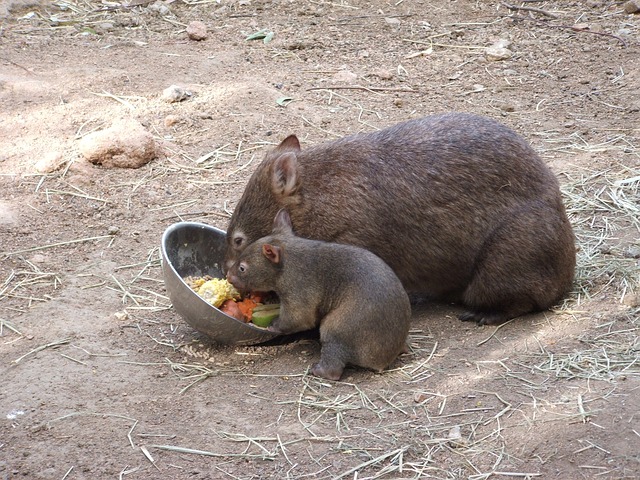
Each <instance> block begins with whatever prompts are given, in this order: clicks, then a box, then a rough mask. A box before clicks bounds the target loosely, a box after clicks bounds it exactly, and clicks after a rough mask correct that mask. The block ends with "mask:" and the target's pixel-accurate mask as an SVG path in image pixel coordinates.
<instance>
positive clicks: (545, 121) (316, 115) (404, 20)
mask: <svg viewBox="0 0 640 480" xmlns="http://www.w3.org/2000/svg"><path fill="white" fill-rule="evenodd" d="M136 2H137V3H138V6H133V5H125V4H120V3H117V2H107V1H104V2H103V3H99V2H91V1H65V0H63V1H57V2H44V1H40V4H39V5H30V3H34V2H29V0H26V1H25V0H23V1H17V2H7V0H3V1H2V5H0V7H2V8H0V15H2V17H0V112H1V114H0V258H1V263H0V413H2V417H1V418H0V478H4V479H13V478H29V479H70V480H71V479H114V478H119V479H121V478H127V479H157V478H162V479H178V480H179V479H199V478H203V479H204V478H216V479H217V478H220V479H226V478H230V479H258V478H291V479H302V478H305V479H306V478H309V479H329V478H331V479H338V478H350V479H356V478H357V479H364V478H394V479H400V478H401V479H413V478H415V479H417V478H440V479H457V478H468V479H476V480H477V479H485V478H545V479H546V478H560V479H580V478H585V479H591V478H593V479H622V478H628V479H631V478H640V362H639V355H640V342H639V340H638V338H639V332H640V320H639V319H638V317H639V316H640V307H639V304H640V302H639V300H638V293H639V290H638V276H639V271H640V270H639V268H640V265H639V263H640V260H639V257H640V243H639V238H640V220H639V218H640V197H639V195H638V185H639V184H640V150H639V149H638V145H639V144H640V143H639V142H640V138H639V136H640V129H639V125H640V95H639V93H638V92H639V89H638V87H639V85H640V62H639V61H638V59H639V58H640V56H639V53H640V51H639V48H638V46H639V40H640V37H639V35H640V15H637V14H629V13H626V12H625V11H624V8H623V5H622V3H621V2H613V1H598V0H590V1H584V2H559V1H540V2H522V3H515V2H514V3H515V5H514V7H524V8H523V9H518V10H514V9H511V10H510V9H509V8H508V7H507V5H506V4H505V3H502V2H489V1H486V2H485V1H448V0H447V1H427V0H425V1H419V0H415V1H414V0H404V1H402V0H400V1H396V0H392V1H379V0H369V1H361V0H349V1H346V0H344V1H343V0H336V1H333V2H328V1H322V0H317V1H293V0H291V1H287V0H272V1H266V0H265V1H262V0H221V1H211V0H210V1H207V0H205V1H191V2H186V1H185V2H180V1H174V2H168V3H160V2H158V3H155V4H151V3H148V2H145V1H144V0H143V1H142V2H140V1H138V0H136V1H134V2H133V4H135V3H136ZM11 7H13V8H11ZM526 8H528V9H531V10H526ZM194 20H199V21H202V22H204V24H205V25H206V27H207V29H208V37H207V38H206V39H205V40H202V41H195V40H190V39H189V38H188V37H187V33H186V31H185V29H186V26H187V25H188V24H189V23H190V22H192V21H194ZM262 30H264V31H263V34H262V35H258V36H259V37H263V36H265V35H267V34H269V32H273V36H271V35H268V36H267V38H266V40H267V41H266V42H265V40H264V39H262V38H258V39H256V40H246V38H247V37H248V36H249V35H251V34H254V33H256V32H260V31H262ZM269 39H270V41H269ZM497 42H498V43H500V45H497V46H498V47H500V46H502V47H503V48H504V46H505V45H507V48H508V51H507V52H504V50H503V51H498V54H499V55H504V58H502V57H500V58H501V59H497V58H495V57H493V56H492V55H491V51H487V47H491V46H495V45H496V43H497ZM174 84H175V85H178V86H180V87H183V88H185V89H187V90H188V91H189V92H191V94H192V95H191V96H190V97H189V98H187V99H186V100H185V101H182V102H177V103H168V102H166V101H164V100H163V99H162V98H161V93H162V91H163V90H164V89H165V88H167V87H169V86H170V85H174ZM452 110H459V111H468V112H474V113H478V114H483V115H487V116H490V117H493V118H496V119H498V120H500V121H502V122H503V123H505V124H507V125H509V126H510V127H512V128H514V129H515V130H516V131H518V132H519V133H520V134H522V135H523V136H525V137H526V138H527V139H528V140H529V141H530V142H531V143H532V144H533V146H534V147H535V148H536V150H537V151H539V152H540V154H541V155H542V157H543V158H544V160H545V161H546V162H547V163H548V164H549V165H550V166H551V167H552V168H553V170H554V171H555V172H556V173H557V174H558V176H559V178H560V182H561V184H562V189H563V193H564V194H565V199H566V203H567V208H568V212H569V214H570V217H571V220H572V223H573V225H574V227H575V231H576V235H577V240H578V249H579V251H578V260H579V265H578V270H577V277H576V284H575V290H574V292H573V293H572V294H571V295H570V297H569V298H568V299H567V301H566V302H565V303H564V304H563V305H560V306H558V308H557V309H554V310H553V311H548V312H543V313H540V314H536V315H529V316H526V317H524V318H520V319H517V320H516V321H513V322H510V323H508V324H506V325H504V326H502V327H500V328H495V327H477V326H475V325H470V324H466V323H462V322H459V321H458V320H457V319H456V315H457V314H458V313H459V312H460V311H461V310H460V307H458V306H455V305H418V306H416V307H415V308H414V315H413V317H414V318H413V328H412V331H411V346H412V351H411V352H410V353H409V354H406V355H403V356H401V357H400V358H399V359H398V360H397V362H396V363H395V364H394V365H393V366H392V369H391V370H390V371H387V372H385V373H383V374H376V373H372V372H369V371H365V370H359V369H348V370H347V371H346V372H345V376H344V377H343V381H341V382H329V381H324V380H319V379H317V378H314V377H312V376H309V375H308V368H309V366H310V365H311V364H312V363H313V362H314V360H315V359H317V357H318V355H319V344H318V343H317V341H316V340H314V339H313V338H312V337H308V338H307V337H303V338H298V339H297V340H295V341H290V342H287V343H284V344H277V343H276V344H273V345H266V346H250V347H246V346H243V347H237V346H226V347H225V346H217V345H215V344H213V343H212V342H211V341H209V340H208V339H207V338H205V337H204V336H202V335H200V334H199V333H197V332H194V331H193V329H192V328H191V327H190V326H189V325H188V324H186V323H185V322H184V321H183V320H182V319H181V318H180V317H179V316H178V315H177V314H176V313H175V311H174V310H172V309H171V308H170V304H169V301H168V298H167V297H166V292H165V290H164V284H163V281H162V272H161V265H160V259H159V242H160V237H161V235H162V232H163V231H164V230H165V229H166V228H167V227H168V226H169V225H171V224H172V223H174V222H177V221H180V220H193V221H201V222H205V223H208V224H212V225H215V226H217V227H220V228H223V229H224V228H226V225H227V221H228V216H229V212H231V211H233V208H234V205H235V202H236V201H237V200H238V199H239V196H240V195H241V193H242V190H243V187H244V184H245V183H246V181H247V178H248V176H249V175H250V173H251V172H252V170H253V169H254V168H255V166H256V165H257V164H258V163H259V161H260V159H261V158H262V156H263V155H264V152H265V150H266V149H267V148H268V147H269V145H272V144H274V143H276V142H278V141H279V140H281V139H282V138H284V137H285V136H286V135H288V134H290V133H296V134H297V135H298V136H299V137H300V139H301V141H302V143H303V148H304V145H312V144H316V143H319V142H322V141H327V140H330V139H333V138H336V137H340V136H344V135H347V134H351V133H355V132H361V131H371V130H373V129H376V128H382V127H385V126H388V125H391V124H393V123H395V122H398V121H402V120H406V119H409V118H414V117H419V116H422V115H426V114H430V113H437V112H445V111H452ZM122 118H133V119H136V120H138V121H139V122H140V123H141V124H142V125H143V126H144V127H145V128H146V130H147V131H149V132H150V133H151V134H152V135H153V137H154V139H155V141H156V142H157V144H158V145H159V147H160V150H161V153H160V154H159V155H158V157H157V158H156V159H154V160H153V161H151V162H150V163H148V164H146V165H145V166H143V167H141V168H138V169H121V168H106V167H102V166H97V165H92V164H89V163H88V162H86V161H85V160H83V159H82V158H81V156H80V154H79V149H78V144H79V140H80V138H82V137H83V136H85V135H87V134H88V133H90V132H93V131H97V130H101V129H104V128H107V127H109V126H110V125H111V124H112V123H113V122H114V121H116V120H118V119H122ZM56 167H58V168H56Z"/></svg>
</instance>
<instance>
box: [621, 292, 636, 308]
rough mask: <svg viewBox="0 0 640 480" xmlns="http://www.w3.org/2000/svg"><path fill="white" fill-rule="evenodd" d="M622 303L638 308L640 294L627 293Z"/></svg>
mask: <svg viewBox="0 0 640 480" xmlns="http://www.w3.org/2000/svg"><path fill="white" fill-rule="evenodd" d="M622 303H623V305H626V306H627V307H637V306H638V305H640V294H637V293H633V292H630V293H627V294H626V295H625V296H624V298H623V299H622Z"/></svg>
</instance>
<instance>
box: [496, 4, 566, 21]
mask: <svg viewBox="0 0 640 480" xmlns="http://www.w3.org/2000/svg"><path fill="white" fill-rule="evenodd" d="M500 3H501V4H502V5H504V6H505V7H507V8H508V9H509V10H512V11H514V12H515V11H517V10H522V11H525V12H533V13H539V14H540V15H544V16H545V17H549V18H559V17H558V16H557V15H555V14H553V13H549V12H547V11H546V10H542V9H541V8H534V7H516V6H515V5H511V4H509V3H505V2H500Z"/></svg>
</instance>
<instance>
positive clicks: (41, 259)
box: [31, 253, 47, 263]
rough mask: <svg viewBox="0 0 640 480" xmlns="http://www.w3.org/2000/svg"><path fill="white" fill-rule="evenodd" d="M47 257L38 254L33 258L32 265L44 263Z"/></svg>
mask: <svg viewBox="0 0 640 480" xmlns="http://www.w3.org/2000/svg"><path fill="white" fill-rule="evenodd" d="M46 259H47V257H45V256H44V255H43V254H41V253H36V254H35V255H34V256H33V257H31V263H44V262H45V260H46Z"/></svg>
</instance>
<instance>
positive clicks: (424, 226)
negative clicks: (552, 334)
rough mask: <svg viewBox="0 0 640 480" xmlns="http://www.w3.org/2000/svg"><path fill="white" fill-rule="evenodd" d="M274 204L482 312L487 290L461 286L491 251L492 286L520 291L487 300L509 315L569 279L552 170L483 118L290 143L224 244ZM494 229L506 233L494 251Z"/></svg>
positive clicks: (306, 228) (571, 261) (564, 227)
mask: <svg viewBox="0 0 640 480" xmlns="http://www.w3.org/2000/svg"><path fill="white" fill-rule="evenodd" d="M274 181H275V183H274ZM274 185H278V186H277V187H276V188H274ZM281 207H287V209H288V210H289V212H290V214H291V219H292V222H293V226H294V230H295V232H296V233H297V234H298V235H300V236H303V237H308V238H316V239H321V240H325V241H332V242H338V243H347V244H354V245H358V246H361V247H364V248H367V249H369V250H371V251H373V252H374V253H376V254H377V255H378V256H379V257H381V258H382V259H383V260H384V261H385V262H387V264H389V266H390V267H391V268H392V269H393V270H394V272H395V273H396V274H397V275H398V277H399V278H400V280H401V281H402V283H403V284H404V286H405V288H406V289H407V290H409V291H414V292H420V293H423V294H427V295H430V296H434V297H441V298H448V299H463V300H464V301H465V303H467V304H470V305H473V306H474V307H475V308H479V309H487V310H488V309H490V308H489V306H488V305H480V303H482V301H481V300H479V299H476V298H475V297H477V296H478V295H479V296H488V298H491V297H492V295H488V294H487V292H484V291H483V292H481V293H480V292H478V295H474V292H468V291H467V290H468V288H469V286H470V285H471V284H472V283H473V279H474V278H475V277H476V275H477V271H478V268H479V265H480V264H482V263H483V262H484V261H486V258H487V257H491V258H493V256H494V255H495V252H497V251H499V252H500V253H499V254H500V256H501V258H502V259H503V261H502V263H501V264H500V265H498V264H496V265H493V267H492V270H491V275H492V276H495V275H497V276H496V278H492V281H493V282H494V283H495V287H494V290H495V292H496V293H497V292H498V291H499V290H501V289H505V287H509V285H510V284H514V283H516V282H514V280H515V279H516V278H518V282H519V285H520V289H521V290H522V291H521V293H519V294H517V295H516V296H519V297H518V299H516V298H511V299H507V300H499V301H498V300H496V301H497V302H498V303H501V304H502V303H509V302H510V303H515V304H518V305H520V307H518V308H517V309H515V310H513V311H516V310H523V309H524V310H523V311H529V310H534V309H539V308H546V307H547V306H549V305H550V304H551V303H552V302H554V301H555V300H557V299H558V298H559V297H560V296H561V295H562V294H564V293H565V292H566V291H567V289H568V288H569V287H570V285H571V282H572V279H573V269H574V266H575V251H574V246H573V234H572V231H571V227H570V225H569V222H568V220H567V218H566V214H565V211H564V206H563V204H562V200H561V196H560V191H559V187H558V182H557V180H556V178H555V176H554V175H553V173H552V172H551V171H550V170H549V168H548V167H547V166H546V165H545V164H544V163H543V162H542V160H541V159H540V157H539V156H538V155H537V154H536V153H535V151H534V150H533V149H532V148H531V147H530V146H529V145H528V143H527V142H526V141H525V140H524V139H523V138H521V137H520V136H519V135H517V134H516V133H515V132H513V131H512V130H510V129H509V128H507V127H506V126H503V125H501V124H500V123H498V122H495V121H493V120H491V119H488V118H485V117H480V116H476V115H470V114H463V113H451V114H444V115H434V116H429V117H425V118H421V119H417V120H411V121H408V122H404V123H400V124H398V125H395V126H392V127H389V128H386V129H384V130H380V131H377V132H374V133H368V134H361V135H354V136H351V137H346V138H343V139H340V140H337V141H334V142H330V143H325V144H320V145H317V146H313V147H310V148H305V149H299V145H298V144H297V139H296V141H295V142H294V145H292V142H290V141H289V139H287V140H285V141H284V142H283V143H282V144H281V145H280V146H279V147H278V148H276V149H274V150H273V151H272V152H270V153H269V154H268V155H267V157H266V158H265V160H264V161H263V163H262V164H261V165H260V166H259V167H258V169H257V170H256V172H255V173H254V175H253V176H252V178H251V179H250V181H249V183H248V185H247V188H246V190H245V192H244V194H243V197H242V198H241V200H240V202H239V204H238V206H237V208H236V211H235V212H234V214H233V216H232V219H231V222H230V224H229V229H228V240H229V241H230V242H231V243H230V244H231V245H232V244H233V243H232V242H233V237H234V235H235V233H236V232H239V231H241V232H242V233H243V235H245V236H246V237H247V241H248V242H250V241H253V240H255V239H257V238H259V237H260V236H262V235H264V234H266V233H268V232H269V229H270V219H271V218H273V216H274V215H275V212H276V211H277V210H278V209H279V208H281ZM523 226H526V228H523ZM509 230H513V231H517V232H518V233H517V235H515V236H514V237H513V238H511V237H509V235H508V231H509ZM499 231H504V232H506V233H503V234H502V235H501V236H500V238H501V240H500V242H501V244H500V248H499V250H495V249H494V247H496V246H495V245H493V244H492V242H493V240H492V238H494V237H495V236H496V232H499ZM228 251H229V252H230V258H233V256H234V253H233V252H232V248H230V249H229V250H228ZM524 255H529V256H530V257H531V258H532V259H535V262H534V261H527V262H525V261H524V260H523V258H522V257H523V256H524ZM546 272H551V276H549V275H546ZM545 275H546V276H547V277H548V279H547V280H545V281H543V282H542V284H543V289H544V290H546V291H547V293H545V294H543V295H542V297H543V298H536V299H535V301H529V300H526V301H525V300H524V296H526V295H527V294H526V293H525V291H526V290H529V289H530V285H529V284H530V283H531V282H537V283H538V284H540V281H539V278H540V277H541V276H545ZM527 276H528V277H530V278H525V277H527ZM508 290H509V289H508V288H507V289H506V290H505V291H508ZM514 295H515V293H514ZM523 302H525V303H527V305H526V306H525V305H524V304H523ZM488 303H491V300H490V301H489V302H488ZM475 304H478V305H477V306H476V305H475ZM492 308H493V307H492ZM499 308H503V306H502V305H501V306H500V307H499ZM523 311H518V312H517V313H516V314H520V313H523Z"/></svg>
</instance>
